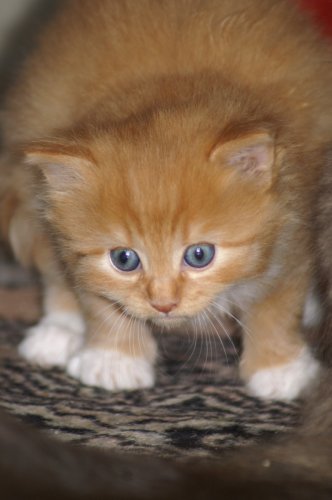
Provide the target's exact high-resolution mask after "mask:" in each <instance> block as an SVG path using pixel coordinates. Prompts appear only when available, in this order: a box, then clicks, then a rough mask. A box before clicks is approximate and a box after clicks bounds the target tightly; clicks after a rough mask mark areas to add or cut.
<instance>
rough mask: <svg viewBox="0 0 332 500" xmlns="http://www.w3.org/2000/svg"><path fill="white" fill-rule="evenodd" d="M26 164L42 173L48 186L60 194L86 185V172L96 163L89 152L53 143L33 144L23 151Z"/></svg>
mask: <svg viewBox="0 0 332 500" xmlns="http://www.w3.org/2000/svg"><path fill="white" fill-rule="evenodd" d="M23 156H24V162H25V163H26V164H29V165H34V166H37V167H38V168H39V170H40V171H41V173H42V175H43V177H44V179H45V181H46V184H47V185H48V186H49V188H50V189H51V190H53V191H56V192H58V193H60V192H63V193H65V192H67V191H68V190H70V188H73V187H74V186H77V185H78V184H79V183H82V182H84V183H86V175H84V174H86V172H87V170H89V171H91V169H93V167H94V163H93V161H92V159H91V158H89V156H91V155H90V154H89V152H88V151H87V150H83V149H82V148H78V147H76V146H75V145H71V144H64V143H55V142H52V141H46V142H38V143H32V144H30V145H29V146H27V147H25V148H24V149H23Z"/></svg>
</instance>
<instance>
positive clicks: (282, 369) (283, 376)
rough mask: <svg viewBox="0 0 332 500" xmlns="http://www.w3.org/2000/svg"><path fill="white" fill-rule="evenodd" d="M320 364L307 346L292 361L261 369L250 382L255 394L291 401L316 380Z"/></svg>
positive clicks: (249, 387) (252, 391)
mask: <svg viewBox="0 0 332 500" xmlns="http://www.w3.org/2000/svg"><path fill="white" fill-rule="evenodd" d="M319 370H320V365H319V363H318V361H316V360H315V359H314V358H313V357H312V355H311V354H310V352H309V350H308V349H307V348H303V349H302V351H301V353H300V355H299V356H298V357H297V358H296V359H295V360H294V361H291V362H290V363H287V364H285V365H281V366H275V367H274V368H270V369H265V370H260V371H258V372H257V373H255V374H254V375H253V376H252V377H251V379H250V380H249V382H248V389H249V391H250V392H251V394H253V395H254V396H258V397H260V398H264V399H279V400H283V401H290V400H292V399H295V398H296V397H298V396H299V395H300V394H301V393H302V392H303V391H304V389H306V388H307V387H308V385H309V384H310V383H311V382H313V381H314V380H315V378H316V377H317V375H318V372H319Z"/></svg>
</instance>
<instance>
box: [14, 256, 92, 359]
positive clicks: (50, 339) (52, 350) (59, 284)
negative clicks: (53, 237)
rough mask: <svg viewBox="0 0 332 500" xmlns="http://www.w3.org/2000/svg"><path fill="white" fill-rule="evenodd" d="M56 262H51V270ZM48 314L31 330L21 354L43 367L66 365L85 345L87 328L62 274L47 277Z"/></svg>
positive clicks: (45, 300) (45, 280)
mask: <svg viewBox="0 0 332 500" xmlns="http://www.w3.org/2000/svg"><path fill="white" fill-rule="evenodd" d="M51 266H52V262H51V261H49V267H51ZM43 277H44V282H45V287H44V299H43V305H44V315H43V317H42V318H41V320H40V321H39V323H38V324H37V325H35V326H33V327H32V328H30V329H29V330H28V331H27V336H26V338H25V339H24V340H23V341H22V342H21V344H20V345H19V352H20V354H21V355H22V356H23V357H24V358H25V359H27V360H29V361H31V362H34V363H37V364H39V365H41V366H65V365H66V363H67V362H68V360H69V358H70V357H71V356H72V355H73V354H74V353H75V352H77V351H78V350H79V349H80V347H81V346H82V344H83V342H84V330H85V325H84V321H83V317H82V315H81V313H80V310H79V306H78V303H77V301H76V298H75V296H74V295H73V293H72V292H71V290H70V289H69V288H68V286H67V283H66V282H65V279H64V278H63V277H62V276H61V272H60V271H59V270H57V274H56V275H55V273H54V272H53V273H52V274H51V275H50V273H48V275H47V276H45V274H44V276H43Z"/></svg>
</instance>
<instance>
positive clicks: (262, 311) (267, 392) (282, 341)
mask: <svg viewBox="0 0 332 500" xmlns="http://www.w3.org/2000/svg"><path fill="white" fill-rule="evenodd" d="M305 290H306V283H299V282H298V280H296V281H294V282H288V281H287V283H282V284H281V285H280V286H279V287H278V288H277V289H275V290H274V292H273V293H271V294H269V295H268V296H267V297H265V298H264V299H263V300H262V301H260V302H259V303H257V304H255V305H254V306H253V307H252V308H251V309H250V310H249V311H248V313H247V315H246V317H245V330H246V331H245V332H244V351H243V356H242V360H241V367H240V371H241V375H242V378H243V379H244V380H245V381H246V382H247V385H248V388H249V390H250V392H251V393H252V394H253V395H255V396H259V397H262V398H273V399H280V400H292V399H294V398H296V397H298V396H299V395H301V393H302V392H303V391H304V390H305V389H306V388H307V387H308V386H309V385H310V383H311V382H312V381H313V380H314V379H315V378H316V377H317V375H318V372H319V363H318V362H317V361H316V360H315V359H314V358H313V356H312V354H311V353H310V351H309V349H308V347H307V346H306V344H305V342H304V339H303V338H302V335H301V328H302V324H301V319H302V313H303V303H304V300H305V297H304V295H305V293H304V291H305Z"/></svg>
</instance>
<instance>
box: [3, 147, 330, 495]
mask: <svg viewBox="0 0 332 500" xmlns="http://www.w3.org/2000/svg"><path fill="white" fill-rule="evenodd" d="M329 165H330V166H329ZM329 165H328V168H327V169H325V171H324V172H323V175H322V177H321V179H320V183H319V184H320V186H319V197H318V198H317V200H318V203H317V204H315V206H316V208H317V210H314V217H315V227H316V228H317V231H316V234H315V240H314V243H315V250H316V257H318V258H317V259H316V264H318V266H317V271H318V272H317V276H318V277H319V282H323V283H324V284H325V285H326V287H327V288H326V289H325V290H324V292H325V293H326V292H328V293H327V296H326V299H325V305H326V309H327V308H330V307H331V305H332V303H331V296H332V293H331V286H332V259H331V256H330V253H329V252H328V249H329V242H330V241H331V233H332V225H331V220H332V203H331V194H332V183H331V179H332V176H331V171H330V169H331V166H332V155H330V161H329ZM323 277H324V279H323ZM326 312H327V311H326ZM330 321H331V315H327V316H326V320H325V321H324V322H323V325H324V326H325V327H326V331H327V330H329V331H330V330H331V326H330V325H331V323H329V325H328V322H330ZM327 327H328V328H327ZM315 333H316V338H315V345H318V346H320V350H319V353H320V354H321V356H322V359H323V361H324V362H325V363H326V364H327V365H329V367H330V368H329V369H327V370H325V373H324V375H323V376H322V377H321V379H320V381H319V382H320V383H319V387H317V390H316V389H315V391H312V394H311V395H310V398H308V400H307V401H306V403H305V405H304V406H303V409H302V418H303V421H302V423H301V424H300V425H299V427H298V428H297V429H296V430H295V431H294V432H293V433H292V434H291V435H290V436H288V437H286V438H283V439H280V440H277V441H275V442H272V443H269V444H267V443H262V444H260V445H255V446H249V447H246V448H242V449H241V450H240V449H238V450H236V451H234V452H232V453H226V454H225V456H223V457H221V458H220V459H219V460H218V461H217V462H216V461H213V462H206V461H205V462H202V461H200V460H199V459H198V460H195V461H192V462H191V463H182V464H181V463H179V462H176V461H171V460H163V459H161V458H159V457H152V456H144V457H143V456H139V455H129V454H121V453H119V452H116V451H114V450H113V451H110V450H108V451H105V450H103V451H100V450H96V449H91V448H87V447H84V448H82V447H81V446H71V445H69V444H66V443H60V442H57V441H56V440H53V439H50V438H49V437H47V436H45V435H44V436H43V435H41V434H40V433H38V432H36V431H35V430H33V429H31V428H29V427H27V426H25V425H22V424H19V423H17V422H15V421H14V420H13V419H12V418H9V417H7V416H6V415H4V414H0V447H1V450H2V453H1V455H0V479H1V491H2V495H4V496H5V498H6V499H11V498H13V499H15V498H23V497H24V498H36V497H38V498H39V497H47V498H59V497H61V498H62V499H67V498H68V499H75V498H77V499H78V498H82V497H88V498H91V499H92V498H96V499H97V498H98V499H100V498H105V499H106V498H110V499H112V500H114V499H117V498H121V499H122V500H123V499H128V500H135V499H143V498H144V499H145V500H148V499H149V498H151V499H153V500H158V499H166V498H167V499H168V498H181V499H182V500H186V499H190V500H194V499H195V498H197V499H200V498H206V497H208V498H209V499H214V498H216V499H219V498H221V497H226V498H232V499H236V498H239V499H242V498H255V499H257V500H259V499H264V500H265V499H266V498H268V499H271V500H272V499H279V498H281V497H282V498H296V499H297V500H305V499H308V500H311V499H312V498H319V499H321V500H323V499H330V498H331V492H332V481H331V471H332V455H331V445H332V394H331V380H332V371H331V366H332V358H331V357H330V353H331V343H332V342H331V337H328V336H327V335H323V336H322V337H320V336H319V335H318V334H322V331H320V332H319V331H318V332H317V331H316V332H315Z"/></svg>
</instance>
